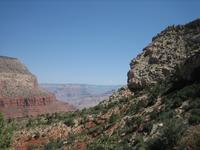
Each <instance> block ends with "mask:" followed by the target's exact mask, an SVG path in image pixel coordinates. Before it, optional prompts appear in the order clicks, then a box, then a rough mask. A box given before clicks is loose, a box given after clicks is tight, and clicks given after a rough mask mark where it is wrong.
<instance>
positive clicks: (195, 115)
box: [188, 109, 200, 125]
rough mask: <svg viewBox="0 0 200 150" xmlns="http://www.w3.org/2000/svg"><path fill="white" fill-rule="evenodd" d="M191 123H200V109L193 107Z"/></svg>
mask: <svg viewBox="0 0 200 150" xmlns="http://www.w3.org/2000/svg"><path fill="white" fill-rule="evenodd" d="M188 122H189V124H192V125H195V124H199V123H200V109H193V110H192V111H191V114H190V118H189V119H188Z"/></svg>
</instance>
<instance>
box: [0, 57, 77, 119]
mask: <svg viewBox="0 0 200 150" xmlns="http://www.w3.org/2000/svg"><path fill="white" fill-rule="evenodd" d="M70 110H74V108H73V107H71V106H70V105H69V104H67V103H63V102H59V101H57V100H56V98H55V96H54V95H53V94H50V93H48V92H46V91H44V90H41V89H40V88H39V87H38V83H37V78H36V77H35V76H34V75H33V74H31V73H30V72H29V70H28V69H27V68H26V66H25V65H23V64H22V63H21V62H20V61H19V60H18V59H16V58H11V57H5V56H0V112H3V114H4V115H5V116H6V117H8V118H13V117H23V116H36V115H38V114H43V113H52V112H57V111H70Z"/></svg>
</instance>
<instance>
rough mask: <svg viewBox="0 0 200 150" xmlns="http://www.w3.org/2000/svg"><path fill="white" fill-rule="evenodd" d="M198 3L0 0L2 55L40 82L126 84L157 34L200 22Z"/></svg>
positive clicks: (187, 0) (186, 0) (188, 0)
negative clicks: (138, 58) (134, 64)
mask: <svg viewBox="0 0 200 150" xmlns="http://www.w3.org/2000/svg"><path fill="white" fill-rule="evenodd" d="M199 8H200V2H198V0H169V1H164V0H160V1H159V0H146V1H145V0H135V1H134V0H132V1H131V0H107V1H106V0H65V1H64V0H32V1H31V0H16V1H14V0H0V55H6V56H11V57H17V58H19V59H20V60H21V61H22V62H23V63H24V64H26V65H27V66H28V68H29V70H30V71H31V72H32V73H34V74H35V75H36V76H37V77H38V80H39V82H42V83H88V84H126V80H127V76H126V75H127V71H128V69H129V63H130V61H131V59H132V58H134V57H136V55H137V54H138V53H140V52H141V51H142V48H143V47H145V46H146V45H147V44H149V43H150V42H151V39H152V37H153V36H154V35H156V34H157V33H158V32H160V31H161V30H163V29H164V28H166V27H167V26H168V25H172V24H185V23H187V22H189V21H192V20H194V19H196V18H199V17H200V10H199Z"/></svg>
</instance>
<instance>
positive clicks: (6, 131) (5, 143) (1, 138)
mask: <svg viewBox="0 0 200 150" xmlns="http://www.w3.org/2000/svg"><path fill="white" fill-rule="evenodd" d="M12 135H13V129H12V125H11V124H9V123H8V122H7V121H6V120H4V117H3V115H2V114H1V113H0V149H7V148H8V147H10V145H11V143H12Z"/></svg>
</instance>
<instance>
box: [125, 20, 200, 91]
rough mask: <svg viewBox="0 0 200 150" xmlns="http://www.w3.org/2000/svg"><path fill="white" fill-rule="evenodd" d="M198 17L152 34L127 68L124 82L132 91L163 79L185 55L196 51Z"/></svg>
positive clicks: (189, 55) (199, 32)
mask: <svg viewBox="0 0 200 150" xmlns="http://www.w3.org/2000/svg"><path fill="white" fill-rule="evenodd" d="M199 22H200V21H199V20H196V21H194V22H192V23H189V24H187V25H178V26H169V27H168V28H167V29H165V30H164V31H162V32H161V33H159V34H158V35H157V36H155V37H153V39H152V42H151V43H150V44H149V45H148V46H147V47H145V48H144V49H143V53H141V54H140V55H138V56H137V57H136V58H134V59H133V60H132V61H131V63H130V67H131V70H130V71H129V72H128V86H129V88H130V89H131V90H132V91H134V90H137V89H141V88H144V87H145V86H147V85H151V84H155V83H157V82H159V81H163V80H165V79H166V77H168V76H169V75H171V74H173V73H174V72H175V70H176V67H178V66H179V65H180V64H182V63H183V62H184V61H185V60H186V59H188V58H190V57H191V56H193V55H195V54H196V53H199V45H200V42H199V41H200V25H199V24H200V23H199Z"/></svg>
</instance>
